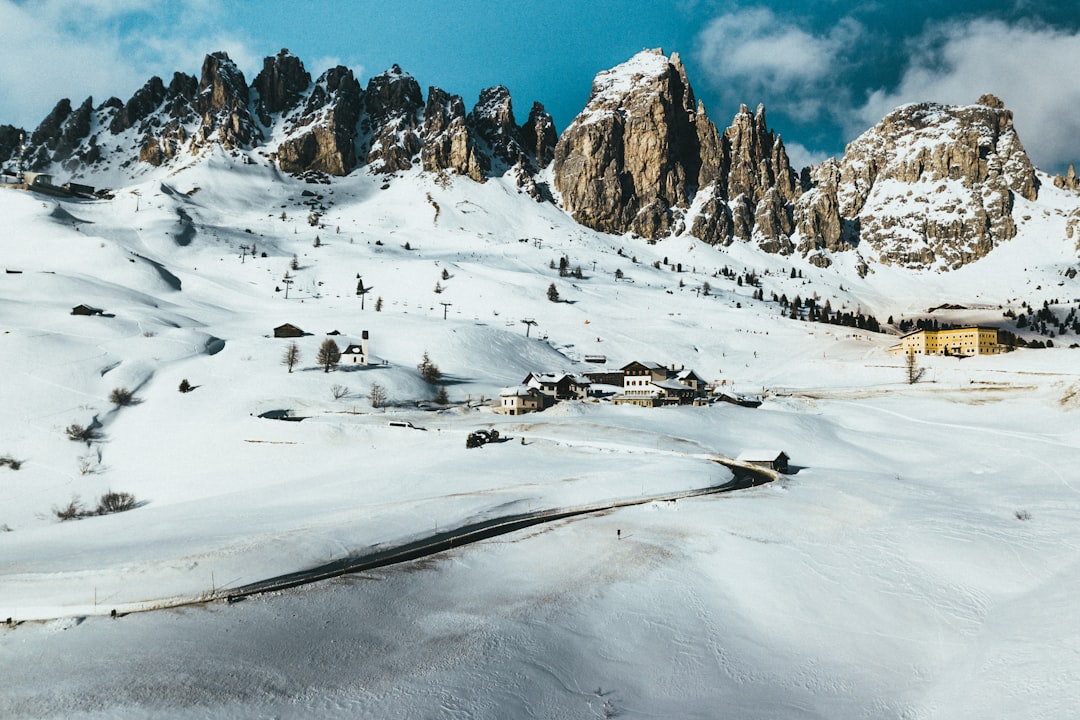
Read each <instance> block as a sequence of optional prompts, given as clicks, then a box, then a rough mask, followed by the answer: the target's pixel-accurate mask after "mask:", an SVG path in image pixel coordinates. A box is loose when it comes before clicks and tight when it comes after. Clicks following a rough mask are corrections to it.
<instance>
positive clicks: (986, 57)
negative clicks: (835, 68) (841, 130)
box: [847, 20, 1080, 170]
mask: <svg viewBox="0 0 1080 720" xmlns="http://www.w3.org/2000/svg"><path fill="white" fill-rule="evenodd" d="M909 56H910V57H911V60H910V63H909V65H908V67H907V69H906V70H905V72H904V74H903V77H902V79H901V81H900V83H899V84H898V85H897V86H896V87H895V88H892V89H880V90H877V91H875V92H873V93H871V94H869V95H868V97H867V100H866V102H865V104H863V105H862V106H861V107H859V108H857V109H856V110H855V112H854V114H853V116H852V117H851V118H850V120H849V121H848V122H847V126H848V130H849V133H850V134H851V135H854V134H856V133H858V132H861V131H862V130H864V129H866V128H867V127H869V126H871V125H873V124H875V123H876V122H877V121H878V120H880V119H881V118H882V117H883V116H884V115H886V114H887V113H888V112H890V111H891V110H892V109H893V108H895V107H897V106H898V105H902V104H904V103H909V102H923V101H935V102H942V103H949V104H962V105H968V104H971V103H974V102H975V101H976V100H977V99H978V98H979V96H980V95H982V94H983V93H992V94H994V95H996V96H998V97H999V98H1001V99H1002V100H1003V101H1004V102H1005V105H1006V107H1008V108H1009V109H1011V110H1012V111H1013V114H1014V119H1015V125H1016V128H1017V132H1018V133H1019V134H1020V139H1021V141H1022V142H1023V143H1024V147H1025V148H1026V149H1027V151H1028V154H1029V155H1030V156H1031V158H1032V161H1033V162H1034V163H1035V164H1036V165H1037V166H1039V167H1041V168H1044V169H1048V170H1060V169H1061V168H1062V166H1063V165H1064V164H1067V163H1068V162H1070V161H1076V160H1080V112H1078V110H1077V108H1080V74H1078V73H1077V72H1076V68H1078V67H1080V33H1076V32H1066V31H1062V30H1058V29H1055V28H1050V27H1045V26H1040V25H1034V24H1019V25H1009V24H1007V23H1004V22H1001V21H995V20H977V21H974V22H967V23H946V24H942V25H936V26H933V27H930V28H928V29H927V30H926V31H925V32H924V33H923V34H922V35H921V36H920V37H918V38H917V39H915V40H913V41H912V42H911V43H910V44H909Z"/></svg>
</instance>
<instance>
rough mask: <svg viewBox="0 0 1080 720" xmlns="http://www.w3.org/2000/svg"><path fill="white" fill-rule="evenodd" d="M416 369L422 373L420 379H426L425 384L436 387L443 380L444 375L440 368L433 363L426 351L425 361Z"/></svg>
mask: <svg viewBox="0 0 1080 720" xmlns="http://www.w3.org/2000/svg"><path fill="white" fill-rule="evenodd" d="M416 369H417V370H419V371H420V377H422V378H424V382H427V383H430V384H432V385H434V384H435V383H437V382H439V380H441V379H442V373H441V372H440V371H439V366H438V365H436V364H435V363H433V362H431V358H430V357H428V354H427V351H426V350H425V351H424V358H423V360H421V361H420V364H419V365H417V366H416Z"/></svg>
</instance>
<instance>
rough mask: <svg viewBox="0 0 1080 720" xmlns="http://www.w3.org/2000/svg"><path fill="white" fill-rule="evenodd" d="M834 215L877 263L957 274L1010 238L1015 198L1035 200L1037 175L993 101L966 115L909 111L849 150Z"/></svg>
mask: <svg viewBox="0 0 1080 720" xmlns="http://www.w3.org/2000/svg"><path fill="white" fill-rule="evenodd" d="M840 174H841V178H840V183H839V186H838V189H837V197H838V200H839V203H840V212H841V215H842V216H844V217H847V218H857V219H858V220H859V225H860V233H859V239H860V241H862V242H864V243H866V244H867V245H868V246H869V249H870V250H871V251H872V252H873V253H876V254H877V259H878V260H879V261H880V262H882V263H888V264H892V263H895V264H900V265H905V266H909V267H923V266H930V265H936V266H938V267H941V268H943V269H947V268H956V267H960V266H961V265H963V264H965V263H968V262H971V261H973V260H977V259H978V258H980V257H983V256H984V255H986V253H988V252H989V251H990V250H991V249H992V248H993V247H994V246H995V245H997V244H999V243H1002V242H1005V241H1007V240H1009V239H1011V238H1012V237H1013V236H1014V235H1015V234H1016V225H1015V222H1014V220H1013V217H1012V210H1013V203H1014V197H1015V196H1021V197H1024V198H1027V199H1028V200H1034V199H1035V197H1036V193H1037V189H1038V180H1037V179H1036V177H1035V170H1034V168H1033V167H1032V166H1031V162H1030V161H1029V160H1028V157H1027V154H1026V153H1025V152H1024V148H1023V145H1021V143H1020V139H1019V138H1018V137H1017V135H1016V131H1015V129H1014V128H1013V124H1012V113H1011V112H1009V111H1008V110H1006V109H1005V108H1004V107H1003V105H1002V103H1001V101H1000V100H998V99H997V98H995V97H993V96H984V97H982V98H980V100H979V103H977V104H975V105H969V106H960V107H957V106H945V105H938V104H935V103H921V104H917V105H907V106H905V107H902V108H899V109H897V110H895V111H893V112H892V113H890V114H889V115H887V116H886V117H885V118H884V119H883V120H882V121H881V122H880V123H878V125H876V126H875V127H873V128H871V129H870V130H868V131H867V132H865V133H864V134H863V135H861V136H860V137H859V138H857V139H856V140H854V141H853V142H852V143H850V144H849V145H848V147H847V151H846V152H845V155H844V159H843V161H842V162H841V163H840Z"/></svg>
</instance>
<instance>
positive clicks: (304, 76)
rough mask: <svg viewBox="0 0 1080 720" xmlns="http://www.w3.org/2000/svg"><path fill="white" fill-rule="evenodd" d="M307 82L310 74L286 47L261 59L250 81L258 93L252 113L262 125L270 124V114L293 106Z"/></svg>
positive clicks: (284, 110) (305, 88) (297, 101)
mask: <svg viewBox="0 0 1080 720" xmlns="http://www.w3.org/2000/svg"><path fill="white" fill-rule="evenodd" d="M310 85H311V74H310V73H308V71H307V70H305V69H304V63H302V62H301V61H300V58H298V57H296V56H295V55H293V54H292V53H290V52H289V51H288V50H285V49H284V48H283V49H282V50H281V51H280V52H279V53H278V54H277V55H275V56H273V57H268V58H264V59H263V67H262V71H260V72H259V74H258V75H256V76H255V81H254V82H253V83H252V84H251V87H252V88H253V89H254V90H255V91H256V92H257V93H258V99H257V100H256V102H255V112H256V114H257V115H258V116H259V119H260V120H262V123H263V125H270V119H271V116H272V115H274V114H276V113H285V112H288V111H289V110H292V109H293V108H295V107H296V106H297V105H298V104H299V103H300V100H301V99H302V98H303V94H304V92H306V91H307V89H308V86H310Z"/></svg>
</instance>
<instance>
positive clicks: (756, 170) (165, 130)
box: [0, 50, 1080, 269]
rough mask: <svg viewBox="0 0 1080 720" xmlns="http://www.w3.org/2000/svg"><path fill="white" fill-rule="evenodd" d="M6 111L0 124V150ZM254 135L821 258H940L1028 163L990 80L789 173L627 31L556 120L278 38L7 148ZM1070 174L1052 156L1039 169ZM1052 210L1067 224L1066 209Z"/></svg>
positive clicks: (907, 113)
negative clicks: (274, 46)
mask: <svg viewBox="0 0 1080 720" xmlns="http://www.w3.org/2000/svg"><path fill="white" fill-rule="evenodd" d="M21 132H22V131H21V130H19V129H18V128H13V127H10V126H0V162H5V163H6V164H7V165H8V166H9V167H10V165H12V164H13V158H14V156H15V154H16V153H17V148H18V137H19V135H20V134H21ZM267 139H270V142H271V144H272V145H271V146H270V147H268V148H266V149H265V150H263V149H259V150H258V153H261V154H262V155H263V156H265V157H269V158H271V159H272V160H273V161H275V162H276V163H277V164H278V165H279V166H280V168H281V169H282V170H284V171H285V172H288V173H292V174H296V175H307V174H308V173H316V174H317V175H319V176H326V175H347V174H349V173H351V172H354V171H356V170H357V169H358V168H365V169H366V170H367V171H368V172H372V173H380V174H384V175H386V176H387V177H388V178H390V177H392V176H393V175H394V174H396V173H398V172H401V171H404V170H407V169H409V168H413V167H415V166H416V165H419V166H420V168H421V169H422V170H423V171H425V172H431V173H438V174H440V175H441V176H450V175H461V176H464V177H467V178H469V179H471V180H473V181H476V182H484V181H485V180H487V178H489V177H492V176H496V175H498V176H501V175H503V174H508V175H509V176H510V177H512V178H513V179H514V180H515V181H516V183H517V184H518V187H519V189H520V190H521V191H522V192H525V193H528V194H529V195H531V196H532V197H534V198H536V199H537V200H540V201H544V200H551V199H552V196H551V192H550V190H549V189H548V188H546V187H545V186H544V185H543V184H542V183H541V180H540V179H539V178H541V177H546V176H544V175H540V170H542V169H544V168H546V167H548V166H550V167H551V178H552V180H553V184H554V188H555V189H556V190H557V192H558V194H559V198H558V200H559V202H561V204H562V206H563V208H564V209H566V210H567V211H568V212H569V213H571V214H572V215H573V216H574V217H575V218H577V219H578V221H580V222H581V223H583V224H585V225H588V226H589V227H592V228H595V229H598V230H601V231H605V232H611V233H619V234H621V233H632V234H636V235H639V236H643V237H645V238H647V239H648V240H650V241H658V240H661V239H664V238H668V237H677V236H684V235H685V236H689V237H695V238H698V239H700V240H702V241H704V242H707V243H710V244H718V245H728V244H731V243H733V242H743V243H750V244H753V245H756V246H757V247H758V248H759V249H761V250H762V251H764V252H770V253H780V254H794V253H797V254H799V255H801V256H803V257H805V258H807V259H808V260H809V261H810V262H812V263H814V264H816V265H819V266H827V265H829V264H830V263H831V262H832V261H833V259H834V258H835V257H836V255H837V254H838V253H844V252H849V251H851V250H853V249H856V248H857V250H858V252H859V254H860V256H861V257H866V258H870V259H872V260H874V261H877V262H880V263H887V264H899V265H903V266H907V267H913V268H919V267H934V268H938V269H950V268H956V267H960V266H962V265H964V264H965V263H969V262H972V261H974V260H977V259H978V258H980V257H982V256H984V255H985V254H986V253H988V252H990V251H991V250H992V249H993V248H994V247H996V246H997V245H998V244H1000V243H1002V242H1007V241H1008V240H1009V239H1010V238H1012V237H1013V236H1014V235H1015V234H1016V231H1017V230H1016V220H1014V218H1013V213H1014V209H1015V207H1016V202H1017V199H1018V198H1024V199H1027V200H1034V199H1035V198H1036V195H1037V193H1038V180H1037V178H1036V175H1035V171H1034V168H1032V166H1031V163H1030V162H1029V160H1028V158H1027V155H1026V153H1025V152H1024V148H1023V146H1022V144H1021V143H1020V140H1019V138H1018V137H1017V134H1016V131H1015V128H1014V127H1013V124H1012V114H1011V113H1010V112H1009V111H1008V110H1007V109H1005V108H1004V107H1003V105H1002V103H1001V101H1000V100H998V99H997V98H994V97H993V96H989V95H988V96H983V97H982V98H980V99H979V101H978V102H977V103H975V104H974V105H970V106H964V107H953V106H944V105H937V104H932V103H923V104H918V105H908V106H905V107H902V108H899V109H897V110H896V111H894V112H892V113H890V114H889V115H888V116H886V117H885V118H884V119H883V120H882V121H881V122H880V123H879V124H878V125H876V126H875V127H873V128H871V129H870V130H868V131H867V132H865V133H864V134H863V135H862V136H860V137H859V138H857V139H856V140H855V141H853V142H852V143H851V144H849V146H848V147H847V150H846V153H845V155H844V156H843V157H842V158H840V159H830V160H827V161H825V162H824V163H821V164H820V165H817V166H815V167H811V168H804V169H803V171H802V173H801V175H797V174H796V172H795V170H794V168H792V167H791V163H790V160H789V159H788V156H787V151H786V149H785V147H784V143H783V140H782V139H781V138H780V137H779V136H778V135H776V134H775V133H774V132H773V131H772V130H771V129H770V128H769V126H768V122H767V119H766V116H765V109H764V107H762V106H758V107H757V108H756V110H754V111H753V112H751V110H750V109H749V108H748V107H746V106H742V107H741V108H740V109H739V111H738V112H737V113H736V114H735V116H734V118H733V119H732V121H731V124H730V125H729V126H728V127H727V128H725V129H724V130H723V131H721V130H718V128H717V126H716V125H714V124H713V122H712V121H711V120H710V119H709V117H708V116H707V115H706V113H705V109H704V107H703V106H702V105H701V104H700V103H698V102H697V101H696V99H695V97H694V92H693V89H692V88H691V86H690V82H689V79H688V78H687V75H686V70H685V68H684V67H683V65H682V63H681V62H680V60H679V57H678V55H677V54H675V55H672V56H671V57H670V58H669V57H666V56H665V55H664V54H663V52H662V51H660V50H652V51H643V52H641V53H639V54H637V55H635V56H634V57H633V58H631V59H630V60H628V61H627V62H625V63H623V64H621V65H619V66H617V67H615V68H613V69H611V70H608V71H604V72H601V73H599V74H598V75H597V77H596V79H595V81H594V82H593V87H592V93H591V95H590V97H589V101H588V103H587V105H586V107H585V109H584V110H583V111H582V112H581V113H580V114H579V115H578V116H577V117H576V118H575V119H574V121H573V122H572V123H571V125H570V127H568V128H567V129H566V131H565V132H564V133H563V134H562V136H561V137H560V136H558V135H557V133H556V130H555V126H554V123H553V122H552V120H551V116H550V115H548V113H547V112H546V111H545V110H544V107H543V105H541V104H540V103H534V104H533V105H532V108H531V110H530V112H529V116H528V120H527V121H526V122H525V123H524V124H523V125H521V126H518V125H517V124H516V120H515V116H514V111H513V104H512V101H511V98H510V93H509V91H508V90H507V89H506V88H505V87H502V86H495V87H491V88H487V89H485V90H483V91H482V92H481V93H480V97H479V99H478V101H477V102H476V104H475V105H474V106H473V108H472V110H471V111H468V112H466V106H465V103H464V101H463V100H462V98H461V97H460V96H458V95H453V94H450V93H448V92H446V91H444V90H442V89H440V88H436V87H432V88H430V89H429V91H428V94H427V98H426V100H425V98H424V96H423V94H422V93H421V91H420V86H419V84H418V83H417V81H416V80H415V79H414V78H413V77H412V76H411V75H409V74H408V73H406V72H404V71H403V70H402V69H401V68H400V67H398V66H397V65H395V66H393V67H392V68H391V69H390V70H388V71H386V72H384V73H381V74H379V75H376V76H374V77H372V78H371V79H370V80H369V82H368V83H367V87H366V88H361V86H360V84H359V83H358V82H357V80H356V78H355V77H354V76H353V74H352V72H351V71H350V70H349V69H348V68H345V67H336V68H332V69H330V70H327V71H326V72H325V73H323V74H322V75H321V76H320V77H319V78H318V79H317V80H316V81H315V82H312V81H311V75H310V74H309V73H308V72H307V70H306V69H305V68H304V65H303V63H302V62H301V61H300V60H299V59H298V58H296V57H295V56H293V55H291V54H290V53H289V52H288V51H287V50H282V51H281V52H279V53H278V54H277V55H275V56H272V57H268V58H266V59H265V60H264V61H263V66H262V70H261V71H260V72H259V73H258V75H257V76H256V77H255V80H254V82H253V83H252V85H251V86H250V87H249V86H248V84H247V83H246V81H245V79H244V75H243V73H242V72H240V70H239V69H238V68H237V66H236V65H235V64H234V63H233V62H232V61H231V60H230V59H229V57H228V56H227V55H226V54H224V53H213V54H211V55H208V56H207V57H206V59H205V61H204V63H203V67H202V70H201V73H200V76H199V78H195V77H193V76H190V75H185V74H183V73H176V74H175V75H174V76H173V78H172V80H171V81H170V82H169V84H168V85H167V86H166V85H165V83H164V82H163V81H162V80H161V79H160V78H157V77H154V78H151V79H150V80H149V81H148V82H147V83H146V85H144V86H143V87H142V88H140V89H139V90H138V91H137V92H136V93H135V94H134V95H133V96H132V97H131V98H130V99H129V100H128V101H127V102H126V103H124V102H121V101H120V100H119V99H117V98H110V99H109V100H107V101H106V102H105V103H102V105H101V106H99V107H98V108H96V109H95V108H93V105H92V101H91V100H90V99H89V98H88V99H87V100H86V101H84V102H83V103H82V104H80V105H79V106H78V107H73V105H72V103H71V102H70V101H69V100H66V99H65V100H62V101H60V102H59V103H57V105H56V107H55V108H54V109H53V110H52V112H50V113H49V115H48V116H47V117H46V118H45V120H44V121H43V122H42V123H41V125H40V126H38V128H37V129H35V130H34V131H33V133H30V134H29V137H28V146H27V152H26V155H25V159H26V166H27V167H28V168H29V169H47V168H50V167H52V166H57V165H58V166H59V167H61V168H63V169H65V170H68V171H70V172H71V173H76V172H83V171H84V169H85V168H86V167H87V166H92V165H94V164H96V163H99V162H106V161H108V162H112V160H113V159H114V158H115V157H117V156H119V157H121V159H122V160H123V156H124V155H125V153H126V154H127V159H126V160H123V162H122V163H121V166H122V167H123V166H127V165H128V164H130V163H132V162H135V161H136V159H135V157H133V156H132V154H133V153H134V154H137V160H138V161H139V162H144V163H149V164H153V165H162V164H165V163H169V162H171V161H172V160H173V159H174V158H177V157H179V156H182V155H184V154H185V153H192V152H193V153H198V152H200V151H201V150H202V149H203V148H205V147H206V146H207V145H209V144H215V143H216V144H219V145H221V146H223V147H225V148H227V149H229V150H230V151H231V152H233V153H234V154H245V153H247V155H245V157H248V158H249V159H254V158H255V157H256V154H253V153H251V151H252V150H254V149H255V148H258V147H259V146H261V145H262V144H263V143H264V142H267ZM1054 182H1055V184H1056V185H1057V186H1058V187H1060V188H1066V189H1074V190H1075V189H1077V188H1078V187H1080V181H1078V180H1077V178H1076V173H1075V172H1073V171H1071V170H1070V173H1069V174H1067V175H1065V176H1060V177H1058V178H1055V180H1054ZM1068 227H1069V230H1070V231H1071V232H1072V233H1073V234H1074V235H1075V236H1077V237H1078V239H1080V229H1078V228H1080V221H1076V220H1075V217H1072V218H1071V219H1070V221H1069V226H1068Z"/></svg>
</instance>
